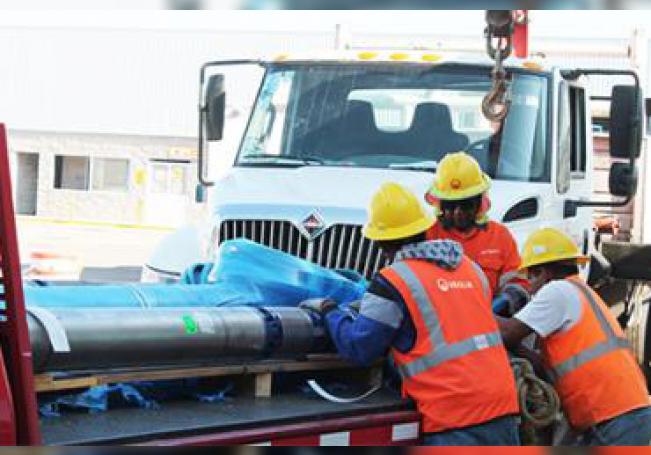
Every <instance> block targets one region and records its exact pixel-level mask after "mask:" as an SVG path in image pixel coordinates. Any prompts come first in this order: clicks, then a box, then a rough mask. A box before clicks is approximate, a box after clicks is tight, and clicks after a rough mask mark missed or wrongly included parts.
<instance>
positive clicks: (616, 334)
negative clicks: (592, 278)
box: [542, 276, 649, 429]
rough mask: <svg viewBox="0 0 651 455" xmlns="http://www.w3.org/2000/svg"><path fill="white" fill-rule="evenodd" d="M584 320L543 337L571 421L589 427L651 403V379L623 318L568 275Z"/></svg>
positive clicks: (557, 389)
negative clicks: (619, 319)
mask: <svg viewBox="0 0 651 455" xmlns="http://www.w3.org/2000/svg"><path fill="white" fill-rule="evenodd" d="M567 281H569V282H570V283H572V284H573V285H574V287H575V288H576V291H577V293H578V295H579V297H580V300H581V305H582V309H581V318H580V319H579V321H578V322H577V323H576V324H574V325H573V326H571V327H570V328H569V329H568V330H566V331H557V332H555V333H553V334H551V335H549V336H548V337H546V338H544V339H543V340H542V351H543V355H544V359H545V363H546V365H547V366H548V368H549V369H550V373H551V376H552V377H553V380H554V386H555V388H556V391H557V392H558V395H559V397H560V399H561V403H562V405H563V409H564V410H565V413H566V415H567V417H568V420H569V421H570V423H571V424H572V426H574V427H575V428H577V429H586V428H588V427H591V426H593V425H596V424H598V423H600V422H604V421H606V420H608V419H612V418H614V417H617V416H619V415H621V414H624V413H626V412H628V411H631V410H633V409H638V408H642V407H645V406H648V405H649V393H648V391H647V387H646V381H645V379H644V376H643V374H642V371H641V370H640V367H639V365H638V364H637V361H636V359H635V356H634V355H633V352H632V351H631V349H630V345H629V343H628V341H627V340H626V339H625V338H624V334H623V332H622V329H621V328H620V327H619V324H618V323H617V320H616V319H615V318H614V317H613V315H612V314H611V313H610V311H609V310H608V307H607V306H606V304H605V303H604V302H603V300H601V298H600V297H599V296H598V295H597V294H596V293H595V292H594V291H593V290H592V289H590V288H589V287H588V286H587V285H586V284H585V283H584V282H583V281H582V280H581V279H580V278H579V277H578V276H573V277H569V278H567Z"/></svg>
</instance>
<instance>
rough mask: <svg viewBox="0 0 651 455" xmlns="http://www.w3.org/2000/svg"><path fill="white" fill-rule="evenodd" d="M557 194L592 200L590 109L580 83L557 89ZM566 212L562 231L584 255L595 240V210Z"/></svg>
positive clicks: (574, 198)
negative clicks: (593, 229)
mask: <svg viewBox="0 0 651 455" xmlns="http://www.w3.org/2000/svg"><path fill="white" fill-rule="evenodd" d="M558 87H559V88H558V90H559V92H558V111H557V112H558V118H557V121H558V126H557V133H558V135H557V144H558V147H557V150H558V153H557V157H556V191H557V193H558V195H559V196H560V198H559V199H560V200H561V201H564V200H566V199H573V200H590V198H591V195H592V185H593V181H592V180H593V178H592V176H593V171H592V153H588V150H591V148H592V135H591V133H590V131H589V130H588V128H589V125H590V122H589V121H588V118H589V117H588V116H589V110H588V109H589V107H588V103H587V97H586V93H585V89H584V88H583V86H581V85H580V84H578V83H568V82H567V81H561V82H560V84H559V86H558ZM560 209H561V210H562V211H563V221H562V224H561V228H562V229H563V230H564V231H565V232H567V233H568V234H570V235H571V236H572V238H574V240H575V241H576V243H577V245H579V247H581V248H582V249H583V252H584V253H587V252H588V248H589V246H590V245H591V241H592V210H591V209H590V208H589V207H582V208H581V209H579V210H577V211H576V213H569V212H567V211H565V210H563V208H562V206H561V208H560Z"/></svg>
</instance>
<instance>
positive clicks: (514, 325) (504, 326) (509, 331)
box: [496, 316, 533, 351]
mask: <svg viewBox="0 0 651 455" xmlns="http://www.w3.org/2000/svg"><path fill="white" fill-rule="evenodd" d="M496 319H497V325H498V326H499V328H500V333H501V334H502V340H503V341H504V345H505V346H506V348H507V349H508V350H509V351H516V350H517V349H519V347H520V343H522V340H524V339H525V338H526V337H528V336H529V335H531V332H533V330H532V329H531V327H529V326H528V325H526V324H524V323H523V322H521V321H519V320H518V319H515V318H503V317H500V316H496Z"/></svg>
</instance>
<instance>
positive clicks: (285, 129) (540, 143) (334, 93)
mask: <svg viewBox="0 0 651 455" xmlns="http://www.w3.org/2000/svg"><path fill="white" fill-rule="evenodd" d="M490 87H491V79H490V68H488V67H478V66H470V65H448V66H446V65H441V66H438V67H431V66H420V65H407V64H404V63H402V64H378V63H373V64H352V63H345V64H344V63H341V64H314V62H312V63H310V64H290V63H284V64H276V65H272V66H270V67H269V69H268V71H267V74H266V76H265V79H264V81H263V84H262V87H261V91H260V96H259V97H258V101H257V103H256V106H255V108H254V111H253V114H252V117H251V121H250V122H249V126H248V128H247V131H246V133H245V137H244V139H243V141H242V145H241V147H240V150H239V154H238V158H237V161H236V166H281V165H282V166H286V165H289V166H303V165H322V166H339V167H371V168H388V169H416V170H433V169H435V168H436V164H437V163H438V162H439V161H440V160H441V159H442V158H443V157H444V156H445V155H446V154H448V153H451V152H456V151H459V150H465V151H467V152H468V153H470V154H471V155H473V156H474V157H475V158H476V159H477V160H478V161H479V163H480V165H481V166H482V168H483V169H484V170H485V171H486V172H488V174H489V175H490V176H491V177H493V178H496V179H503V180H517V181H534V182H545V181H549V180H550V172H549V161H550V160H549V157H548V154H547V143H546V141H547V135H546V127H547V102H548V100H547V79H546V77H545V76H542V75H538V74H529V73H525V72H514V73H512V84H511V100H512V106H511V111H510V113H509V116H508V117H507V118H506V120H505V121H504V122H503V123H502V124H491V123H490V122H488V121H487V120H486V119H485V118H484V117H483V115H482V114H481V110H480V105H481V100H482V98H483V96H484V95H485V94H486V92H487V91H488V90H489V89H490Z"/></svg>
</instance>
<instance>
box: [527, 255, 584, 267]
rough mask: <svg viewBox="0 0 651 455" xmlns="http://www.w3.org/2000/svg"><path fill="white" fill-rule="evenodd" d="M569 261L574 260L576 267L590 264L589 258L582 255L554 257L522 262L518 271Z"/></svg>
mask: <svg viewBox="0 0 651 455" xmlns="http://www.w3.org/2000/svg"><path fill="white" fill-rule="evenodd" d="M571 260H575V261H576V263H577V264H578V265H585V264H587V263H588V262H590V257H589V256H584V255H579V256H567V257H562V256H561V257H558V256H556V257H549V258H544V257H540V258H536V259H534V260H532V261H529V262H523V263H522V265H520V269H519V270H526V269H529V268H531V267H535V266H537V265H543V264H551V263H552V262H561V261H571Z"/></svg>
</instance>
